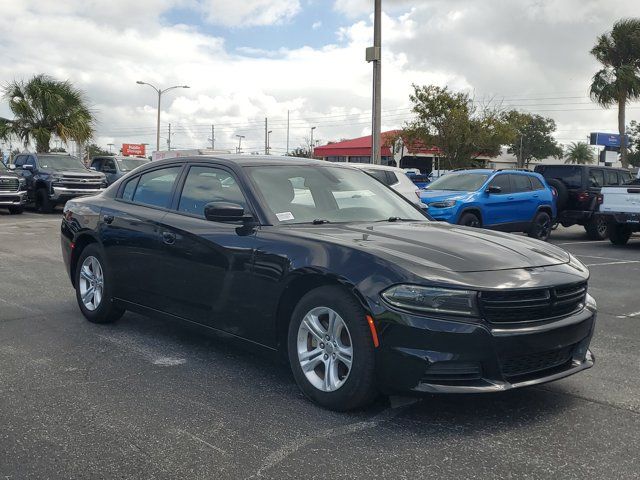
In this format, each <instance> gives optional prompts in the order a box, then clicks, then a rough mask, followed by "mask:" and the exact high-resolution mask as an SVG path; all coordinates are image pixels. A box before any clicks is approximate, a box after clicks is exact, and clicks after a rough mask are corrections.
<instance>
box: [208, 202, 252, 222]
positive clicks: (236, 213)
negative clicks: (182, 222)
mask: <svg viewBox="0 0 640 480" xmlns="http://www.w3.org/2000/svg"><path fill="white" fill-rule="evenodd" d="M204 218H206V219H207V220H209V221H211V222H240V221H242V222H247V221H249V220H251V219H252V218H253V217H251V215H245V213H244V208H243V207H242V206H241V205H238V204H237V203H231V202H210V203H207V204H206V205H205V206H204Z"/></svg>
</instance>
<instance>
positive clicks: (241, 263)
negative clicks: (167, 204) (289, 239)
mask: <svg viewBox="0 0 640 480" xmlns="http://www.w3.org/2000/svg"><path fill="white" fill-rule="evenodd" d="M181 183H182V185H181V186H180V187H179V189H178V192H177V194H176V200H175V201H174V205H173V207H172V211H171V212H169V213H168V214H167V215H166V216H165V217H164V218H163V220H162V225H161V232H160V236H161V239H162V240H161V241H162V258H163V262H164V264H165V266H166V269H167V272H168V274H167V275H166V276H165V278H164V280H163V297H164V303H163V310H164V311H167V312H169V313H171V314H173V315H177V316H180V317H183V318H187V319H189V320H192V321H194V322H197V323H202V324H205V325H208V326H211V327H214V328H216V329H219V330H223V331H226V332H228V333H231V334H233V335H238V336H241V337H243V338H249V339H251V340H254V341H256V342H259V343H265V341H266V340H265V338H266V337H265V331H266V330H265V329H267V326H266V325H260V324H259V323H258V324H256V323H255V322H256V316H255V311H256V310H259V309H260V306H259V305H254V303H253V300H254V299H255V298H256V295H255V289H254V288H253V287H252V282H253V275H252V272H251V264H252V261H253V254H254V249H255V244H256V239H255V233H256V231H255V228H253V227H245V226H244V225H243V224H242V223H239V222H213V221H209V220H207V219H205V216H204V208H205V205H207V204H208V203H210V202H215V201H219V202H230V203H234V204H238V205H240V206H242V207H243V208H244V209H245V212H247V213H252V211H253V210H252V208H251V206H250V205H249V203H248V201H247V199H246V196H245V194H244V192H243V190H242V188H241V187H240V184H239V182H238V178H237V176H236V175H235V173H234V172H233V171H232V170H231V169H229V168H227V167H225V166H222V165H212V164H201V165H199V164H193V165H191V166H189V167H188V171H187V172H186V173H185V176H184V180H183V181H182V182H181Z"/></svg>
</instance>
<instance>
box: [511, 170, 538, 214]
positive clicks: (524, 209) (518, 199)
mask: <svg viewBox="0 0 640 480" xmlns="http://www.w3.org/2000/svg"><path fill="white" fill-rule="evenodd" d="M509 177H510V179H511V189H512V193H511V196H512V197H513V201H512V207H511V208H513V210H514V211H513V216H514V218H515V221H516V222H530V221H531V220H532V219H533V215H534V214H535V212H536V207H537V202H536V200H535V198H534V196H533V195H534V193H533V191H532V187H531V182H530V181H529V176H528V175H526V174H524V173H523V174H517V173H511V174H509Z"/></svg>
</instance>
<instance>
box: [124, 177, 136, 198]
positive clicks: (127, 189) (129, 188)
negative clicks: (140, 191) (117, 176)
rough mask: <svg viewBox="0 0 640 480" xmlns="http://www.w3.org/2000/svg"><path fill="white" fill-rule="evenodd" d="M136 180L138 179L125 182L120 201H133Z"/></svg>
mask: <svg viewBox="0 0 640 480" xmlns="http://www.w3.org/2000/svg"><path fill="white" fill-rule="evenodd" d="M138 180H140V177H135V178H132V179H131V180H129V181H128V182H127V184H126V185H125V186H124V189H123V190H122V199H123V200H127V201H128V202H130V201H132V200H133V192H135V191H136V186H137V185H138Z"/></svg>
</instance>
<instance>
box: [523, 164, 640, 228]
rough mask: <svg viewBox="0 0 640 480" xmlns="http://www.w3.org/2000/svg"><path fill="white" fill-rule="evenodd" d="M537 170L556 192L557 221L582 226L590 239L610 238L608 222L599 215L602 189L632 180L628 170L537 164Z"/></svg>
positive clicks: (595, 166) (565, 225)
mask: <svg viewBox="0 0 640 480" xmlns="http://www.w3.org/2000/svg"><path fill="white" fill-rule="evenodd" d="M535 171H536V172H538V173H540V174H541V175H542V176H543V177H544V178H545V179H546V180H547V183H548V184H549V185H550V186H551V187H553V188H554V189H555V190H556V191H557V197H558V198H557V205H558V222H559V223H560V224H562V226H564V227H570V226H571V225H576V224H578V225H582V226H583V227H584V229H585V230H586V232H587V236H588V237H589V239H591V240H605V239H606V238H607V236H608V235H609V233H608V225H607V221H606V219H605V218H604V217H602V216H601V215H597V213H598V211H599V210H600V204H601V203H602V195H601V192H600V190H601V189H602V187H603V186H609V185H623V184H625V183H627V182H629V181H631V173H630V172H629V171H628V170H624V169H621V168H611V167H601V166H598V165H537V166H536V168H535Z"/></svg>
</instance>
